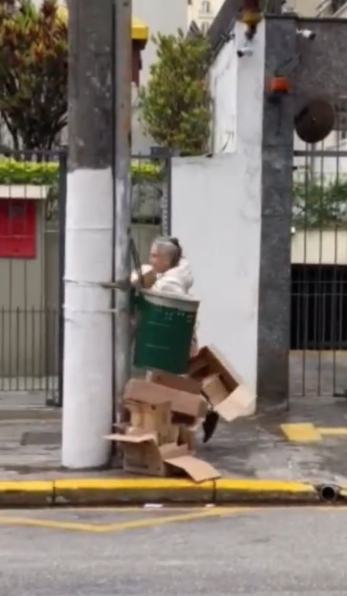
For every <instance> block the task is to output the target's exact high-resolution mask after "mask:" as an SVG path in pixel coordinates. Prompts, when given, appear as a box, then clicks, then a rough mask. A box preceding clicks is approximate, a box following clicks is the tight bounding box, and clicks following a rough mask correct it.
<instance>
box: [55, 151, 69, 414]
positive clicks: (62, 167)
mask: <svg viewBox="0 0 347 596" xmlns="http://www.w3.org/2000/svg"><path fill="white" fill-rule="evenodd" d="M66 183H67V147H62V148H61V151H60V154H59V190H58V192H59V205H58V213H59V313H58V317H59V327H58V329H59V331H58V335H59V340H58V350H59V354H58V358H59V362H58V367H59V368H58V370H59V375H58V399H57V403H56V404H55V405H57V406H58V407H61V406H62V405H63V380H64V371H63V363H64V302H65V287H64V271H65V223H66V192H67V188H66V186H67V184H66Z"/></svg>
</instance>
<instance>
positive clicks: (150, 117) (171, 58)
mask: <svg viewBox="0 0 347 596" xmlns="http://www.w3.org/2000/svg"><path fill="white" fill-rule="evenodd" d="M153 41H154V43H155V44H156V46H157V58H158V59H157V61H156V62H155V63H154V64H152V66H151V69H150V74H151V78H150V80H149V82H148V84H147V86H146V87H144V88H142V89H140V94H139V107H140V110H141V112H140V118H141V121H142V124H143V127H144V131H145V133H146V134H147V135H148V136H150V137H151V138H152V139H153V140H154V141H155V142H156V143H157V144H158V145H160V146H163V147H168V148H169V149H171V150H173V151H177V152H178V153H180V154H181V155H199V154H202V153H205V152H206V151H207V146H208V140H209V136H210V120H211V114H210V103H211V98H210V92H209V87H208V81H207V72H208V67H209V63H210V45H209V42H208V40H207V38H206V37H203V36H185V35H184V34H183V32H182V31H181V30H179V31H178V34H177V35H176V36H174V35H160V34H159V35H158V36H157V37H154V38H153Z"/></svg>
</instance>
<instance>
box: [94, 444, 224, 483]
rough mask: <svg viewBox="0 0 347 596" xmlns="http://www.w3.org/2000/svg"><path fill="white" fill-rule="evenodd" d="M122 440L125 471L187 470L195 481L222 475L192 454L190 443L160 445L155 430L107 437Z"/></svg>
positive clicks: (155, 473)
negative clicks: (153, 431)
mask: <svg viewBox="0 0 347 596" xmlns="http://www.w3.org/2000/svg"><path fill="white" fill-rule="evenodd" d="M105 438H106V439H109V440H111V441H116V442H118V443H120V444H121V445H122V447H123V451H124V470H126V471H127V472H133V473H135V474H145V475H148V476H170V473H171V474H172V473H174V472H175V471H176V472H181V473H182V472H184V473H185V474H187V475H188V476H189V477H190V478H191V479H192V480H194V481H195V482H203V481H205V480H213V479H214V478H220V474H219V472H218V471H217V470H215V468H213V467H212V466H210V464H208V463H207V462H204V461H202V460H200V459H197V458H196V457H193V456H192V455H191V454H190V450H189V448H188V445H176V444H175V443H170V444H168V445H162V446H161V447H159V446H158V444H157V440H156V436H155V434H154V433H141V432H137V433H136V432H135V433H131V434H129V435H122V434H117V433H116V434H113V435H109V436H108V437H105Z"/></svg>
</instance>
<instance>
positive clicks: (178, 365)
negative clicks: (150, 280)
mask: <svg viewBox="0 0 347 596" xmlns="http://www.w3.org/2000/svg"><path fill="white" fill-rule="evenodd" d="M198 308H199V302H198V301H197V300H195V299H193V298H190V297H187V296H184V297H183V296H182V297H181V296H173V295H171V294H170V295H169V294H162V293H161V292H155V291H151V290H142V291H141V293H140V295H139V297H138V302H137V316H138V321H137V329H136V335H135V350H134V366H136V367H137V368H146V369H157V370H163V371H166V372H171V373H174V374H177V375H183V374H185V373H186V372H187V369H188V363H189V356H190V348H191V343H192V339H193V334H194V327H195V322H196V316H197V312H198Z"/></svg>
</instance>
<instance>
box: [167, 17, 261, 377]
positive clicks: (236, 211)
mask: <svg viewBox="0 0 347 596" xmlns="http://www.w3.org/2000/svg"><path fill="white" fill-rule="evenodd" d="M235 33H236V37H237V41H238V43H240V41H241V40H240V37H241V36H243V28H242V26H241V25H239V24H237V25H236V28H235ZM254 43H255V44H256V48H257V51H255V52H254V55H253V56H252V57H251V58H249V59H246V60H237V58H236V46H235V42H234V41H230V42H229V43H227V44H226V45H225V46H224V47H223V49H222V50H221V52H220V54H219V55H218V57H217V59H216V62H215V64H214V65H213V68H212V81H214V82H215V83H216V82H217V85H216V86H215V87H213V83H212V88H213V89H214V90H215V93H216V95H218V97H215V99H216V105H217V106H219V107H220V110H219V113H220V114H222V113H223V114H224V115H223V117H220V118H219V119H218V118H217V123H216V126H217V127H218V131H217V132H216V138H217V139H219V140H220V139H224V138H225V135H226V136H229V134H230V130H231V128H233V132H234V143H233V144H231V145H230V146H229V148H228V152H227V153H226V152H225V154H224V155H220V154H217V155H215V156H213V157H212V158H204V157H201V158H185V159H183V158H177V159H175V160H174V162H173V172H172V233H173V234H174V235H175V236H176V235H177V236H178V237H179V238H180V239H181V241H182V244H183V248H184V251H185V254H186V255H187V257H188V259H189V260H190V261H191V264H192V268H193V273H194V277H195V283H194V293H195V294H196V295H197V296H198V297H199V298H200V300H201V307H200V313H199V329H198V337H199V341H200V342H201V343H203V344H205V343H210V342H213V343H215V344H216V345H217V347H219V348H220V349H221V350H222V351H223V352H224V354H225V356H226V357H227V358H228V359H229V360H230V361H231V362H232V364H233V365H234V366H235V367H236V369H237V370H238V371H239V373H240V374H241V375H242V376H243V377H244V379H245V381H246V382H247V383H248V384H249V385H250V386H251V387H252V388H254V389H256V386H257V344H258V287H259V261H260V233H261V145H262V112H263V94H262V89H263V79H264V44H265V36H264V25H263V24H262V25H261V26H260V28H259V33H258V35H257V37H256V39H255V42H254ZM235 69H236V71H237V85H236V80H235ZM235 89H236V93H237V114H236V119H235V121H234V115H233V112H232V110H231V112H230V113H229V112H228V111H225V112H223V110H222V109H221V106H222V105H223V106H226V105H227V97H221V95H222V90H224V92H228V97H230V91H231V92H232V93H234V92H235ZM245 98H247V101H245ZM221 142H222V141H221Z"/></svg>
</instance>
